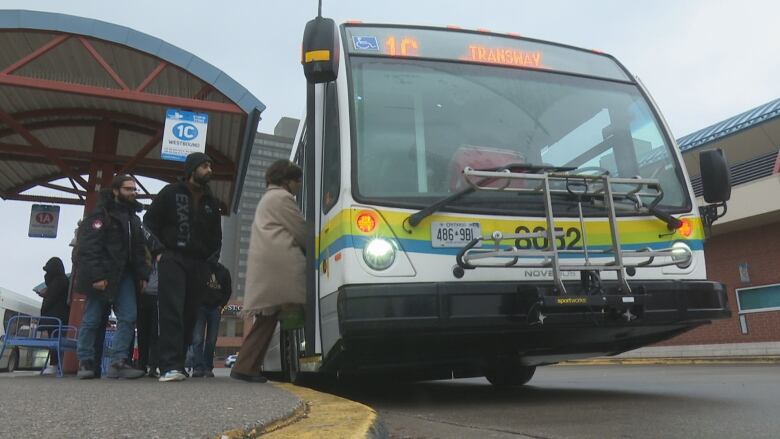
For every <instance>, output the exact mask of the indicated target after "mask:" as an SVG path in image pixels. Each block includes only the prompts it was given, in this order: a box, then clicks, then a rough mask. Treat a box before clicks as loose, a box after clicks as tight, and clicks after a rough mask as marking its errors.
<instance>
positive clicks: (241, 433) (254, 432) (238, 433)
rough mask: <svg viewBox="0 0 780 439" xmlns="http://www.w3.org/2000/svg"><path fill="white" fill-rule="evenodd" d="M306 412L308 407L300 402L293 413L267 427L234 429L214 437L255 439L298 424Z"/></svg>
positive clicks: (220, 438) (219, 438) (217, 438)
mask: <svg viewBox="0 0 780 439" xmlns="http://www.w3.org/2000/svg"><path fill="white" fill-rule="evenodd" d="M307 411H308V407H307V405H306V403H305V402H301V403H300V404H298V406H297V407H296V408H295V410H293V412H292V413H291V414H290V415H289V416H287V417H285V418H282V419H277V420H276V421H274V422H271V423H270V424H268V425H265V426H260V427H255V428H252V429H250V430H247V429H244V428H236V429H233V430H228V431H225V432H223V433H221V434H220V435H218V436H217V437H216V439H247V438H256V437H258V436H260V435H264V434H266V433H268V432H271V431H275V430H278V429H280V428H284V427H286V426H288V425H291V424H294V423H295V422H298V420H300V419H302V418H304V417H305V416H306V412H307Z"/></svg>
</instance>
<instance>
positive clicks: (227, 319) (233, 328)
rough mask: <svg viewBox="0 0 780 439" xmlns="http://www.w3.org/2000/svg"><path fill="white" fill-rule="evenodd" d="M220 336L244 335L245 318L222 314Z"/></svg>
mask: <svg viewBox="0 0 780 439" xmlns="http://www.w3.org/2000/svg"><path fill="white" fill-rule="evenodd" d="M219 336H220V337H243V336H244V320H242V319H238V318H235V317H233V316H222V320H221V321H220V322H219Z"/></svg>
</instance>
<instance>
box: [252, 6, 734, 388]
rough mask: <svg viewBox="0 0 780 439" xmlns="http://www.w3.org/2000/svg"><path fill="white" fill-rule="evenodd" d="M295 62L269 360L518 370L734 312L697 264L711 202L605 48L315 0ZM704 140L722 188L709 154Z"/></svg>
mask: <svg viewBox="0 0 780 439" xmlns="http://www.w3.org/2000/svg"><path fill="white" fill-rule="evenodd" d="M302 63H303V66H304V72H305V74H306V77H307V80H308V89H307V113H306V123H305V124H304V126H303V127H302V128H301V130H300V132H299V134H298V136H297V140H296V145H295V149H294V151H293V155H294V159H295V160H296V162H297V163H298V164H299V165H301V167H302V168H303V169H304V180H303V190H302V193H301V195H300V197H299V201H300V203H301V206H302V210H303V211H304V213H305V215H306V218H307V221H308V225H309V227H310V229H311V233H310V242H309V243H308V245H307V258H308V267H309V268H308V270H307V275H308V279H307V292H308V303H307V307H306V316H305V325H304V327H303V328H302V329H301V330H297V331H282V334H281V337H280V338H279V340H280V344H279V346H277V347H276V349H275V350H274V348H272V350H271V352H270V353H269V357H268V359H267V361H266V363H265V368H264V369H265V370H266V371H269V370H271V371H272V370H282V371H284V372H285V373H286V375H287V377H288V378H294V377H295V374H296V372H297V371H317V372H325V373H334V374H340V375H345V374H364V373H372V372H383V373H390V374H394V375H396V376H400V377H406V378H412V379H433V378H451V377H470V376H486V377H487V378H488V380H490V382H491V383H493V384H495V385H520V384H524V383H525V382H527V381H528V380H529V379H530V378H531V376H532V375H533V373H534V370H535V367H536V366H538V365H545V364H553V363H556V362H559V361H563V360H567V359H573V358H582V357H589V356H597V355H614V354H618V353H620V352H625V351H627V350H630V349H635V348H638V347H641V346H645V345H647V344H650V343H654V342H658V341H661V340H665V339H668V338H671V337H673V336H675V335H677V334H680V333H683V332H685V331H688V330H690V329H692V328H695V327H697V326H699V325H702V324H705V323H708V322H709V321H710V320H712V319H720V318H725V317H728V316H729V310H728V306H727V303H726V293H725V291H726V290H725V287H724V285H722V284H719V283H714V282H708V281H707V280H706V270H705V265H704V251H703V239H704V225H703V221H704V222H706V224H711V221H713V220H714V219H716V215H713V214H710V215H709V216H708V217H707V218H704V219H703V218H701V217H700V216H699V211H698V208H697V206H696V201H695V196H694V194H693V192H692V190H691V185H690V182H689V179H688V176H687V173H686V170H685V169H684V167H683V166H682V165H681V163H682V161H681V157H680V154H679V151H678V148H677V147H676V145H675V144H674V140H673V138H672V137H671V135H670V133H669V130H668V128H667V127H666V125H665V124H664V122H663V120H662V118H661V117H660V114H659V113H658V110H657V108H656V107H655V106H654V104H653V102H652V101H651V99H650V98H649V96H648V94H647V93H646V92H645V90H644V89H643V87H642V86H641V84H640V83H638V81H637V80H636V79H635V78H634V77H633V76H632V75H630V74H629V73H628V71H627V70H626V69H625V68H624V67H623V66H622V65H621V64H620V63H618V62H617V60H615V59H614V58H613V57H611V56H609V55H605V54H602V53H599V52H594V51H588V50H583V49H578V48H574V47H570V46H564V45H560V44H554V43H548V42H543V41H538V40H531V39H527V38H521V37H518V36H512V35H499V34H494V33H489V32H481V31H480V32H472V31H465V30H457V29H450V28H447V29H440V28H431V27H418V26H397V25H374V24H356V23H351V24H342V25H341V26H338V27H336V26H335V25H334V23H333V21H332V20H329V19H325V18H322V17H318V18H316V19H315V20H313V21H311V22H309V24H308V25H307V26H306V30H305V33H304V43H303V59H302ZM703 160H704V163H703V165H702V168H703V170H702V174H703V175H704V177H703V178H704V180H705V182H704V183H705V198H707V201H708V202H715V203H720V204H718V205H717V206H722V207H725V204H724V203H725V201H726V200H727V199H728V196H729V194H730V185H729V182H728V178H727V173H726V171H725V164H724V162H723V160H722V156H720V155H719V154H718V153H717V152H711V153H705V154H703ZM713 211H715V212H717V209H710V212H713Z"/></svg>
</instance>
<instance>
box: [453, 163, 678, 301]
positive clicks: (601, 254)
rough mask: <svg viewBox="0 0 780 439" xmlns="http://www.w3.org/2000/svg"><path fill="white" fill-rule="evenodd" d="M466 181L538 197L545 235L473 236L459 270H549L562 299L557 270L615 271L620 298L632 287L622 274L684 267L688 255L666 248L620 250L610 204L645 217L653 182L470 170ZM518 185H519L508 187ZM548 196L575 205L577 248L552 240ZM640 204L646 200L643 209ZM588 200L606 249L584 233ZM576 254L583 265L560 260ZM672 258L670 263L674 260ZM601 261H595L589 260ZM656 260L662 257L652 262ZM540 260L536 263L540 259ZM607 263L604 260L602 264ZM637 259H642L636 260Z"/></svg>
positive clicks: (655, 198)
mask: <svg viewBox="0 0 780 439" xmlns="http://www.w3.org/2000/svg"><path fill="white" fill-rule="evenodd" d="M463 176H464V178H465V180H466V182H467V183H468V184H469V185H471V186H472V187H473V188H474V189H476V190H480V191H503V192H519V193H527V194H538V195H540V196H541V197H542V199H543V200H544V209H545V216H546V220H547V230H546V231H540V232H529V233H502V232H500V231H495V232H493V233H492V234H491V235H490V236H489V237H477V238H474V239H473V240H471V241H470V242H469V243H468V244H467V245H466V246H465V247H464V248H463V249H461V251H460V252H459V253H458V255H457V257H456V260H457V263H458V266H460V267H461V268H463V269H475V268H478V267H493V268H545V269H551V270H552V275H553V282H554V284H555V287H556V289H557V291H558V292H559V294H562V295H564V294H567V292H566V287H565V286H564V284H563V281H562V279H561V272H562V271H570V272H571V271H578V272H580V273H581V276H582V273H583V272H590V273H593V272H596V273H597V274H598V275H599V276H600V273H601V272H603V271H614V272H615V273H616V274H617V280H618V289H619V291H620V292H622V293H623V294H629V293H631V287H630V286H629V285H628V281H627V280H626V269H627V268H629V269H632V270H635V269H636V268H640V267H665V266H671V265H678V266H682V265H685V264H689V263H690V261H691V258H692V257H693V255H692V254H691V252H690V250H688V249H686V248H677V247H669V248H663V249H655V250H654V249H650V248H644V249H638V250H624V249H622V248H621V246H620V234H619V233H618V221H617V215H616V213H615V200H630V201H631V202H633V203H634V208H635V211H637V212H639V213H647V214H650V212H652V210H653V208H654V207H655V206H656V205H657V204H658V203H659V202H660V201H661V198H663V190H662V189H661V184H660V182H659V181H658V180H656V179H648V178H613V177H610V176H609V174H608V173H602V174H599V175H592V174H582V173H569V172H541V173H524V172H511V171H509V170H506V171H481V170H475V169H471V168H468V167H467V168H465V169H464V170H463ZM518 181H521V182H523V184H515V185H513V184H512V183H515V182H518ZM615 185H623V186H630V187H631V189H630V190H616V189H615V187H614V186H615ZM551 195H565V196H567V197H574V198H575V199H577V200H578V208H579V209H578V210H579V222H580V229H581V232H582V239H583V245H582V249H560V248H558V243H557V242H556V239H555V238H558V237H561V236H565V233H564V232H560V231H558V232H556V231H555V216H554V214H553V203H552V197H551ZM643 198H644V199H649V200H651V201H650V203H647V204H645V203H644V202H643ZM584 199H585V200H588V201H591V202H592V203H593V204H592V205H594V206H596V205H597V203H598V202H599V201H600V202H601V203H602V205H603V206H601V207H603V209H604V211H605V214H606V217H607V218H608V220H609V228H610V235H611V241H612V242H611V245H610V246H609V248H607V249H589V248H588V241H587V230H586V229H585V224H584V223H585V220H584V215H583V212H582V201H583V200H584ZM534 238H546V239H547V247H546V248H544V249H541V250H536V249H521V248H517V247H516V246H515V245H512V246H506V245H503V246H502V245H501V242H502V241H506V240H516V239H534ZM486 241H492V242H493V246H492V247H483V248H476V246H477V245H478V244H479V243H480V242H486ZM563 254H567V255H572V254H573V255H575V257H576V255H580V256H582V258H583V259H584V262H582V261H578V262H576V263H569V262H565V261H564V260H562V258H561V256H562V255H563ZM673 257H674V258H676V260H675V259H673ZM594 258H600V259H601V260H600V261H594ZM656 258H659V259H660V258H663V259H662V260H661V261H656ZM539 259H541V261H540V260H539ZM604 259H606V260H604ZM637 259H641V260H639V261H637Z"/></svg>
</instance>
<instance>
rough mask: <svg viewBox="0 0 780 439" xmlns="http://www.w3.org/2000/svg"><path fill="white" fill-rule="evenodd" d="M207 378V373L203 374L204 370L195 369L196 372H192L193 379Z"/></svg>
mask: <svg viewBox="0 0 780 439" xmlns="http://www.w3.org/2000/svg"><path fill="white" fill-rule="evenodd" d="M205 376H206V373H205V372H203V371H202V370H198V369H195V370H194V371H193V372H192V377H193V378H203V377H205Z"/></svg>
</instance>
